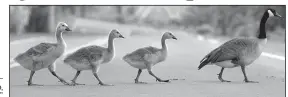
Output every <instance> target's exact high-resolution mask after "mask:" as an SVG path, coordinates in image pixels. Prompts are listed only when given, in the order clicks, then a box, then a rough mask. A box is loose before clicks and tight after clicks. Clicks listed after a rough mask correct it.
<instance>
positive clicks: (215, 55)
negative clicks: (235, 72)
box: [198, 48, 220, 70]
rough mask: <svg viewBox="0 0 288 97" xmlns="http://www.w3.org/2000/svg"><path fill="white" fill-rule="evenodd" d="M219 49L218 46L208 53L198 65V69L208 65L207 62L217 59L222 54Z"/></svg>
mask: <svg viewBox="0 0 288 97" xmlns="http://www.w3.org/2000/svg"><path fill="white" fill-rule="evenodd" d="M218 51H219V49H218V48H216V49H214V50H213V51H211V52H210V53H209V54H208V55H206V56H205V57H204V58H203V59H202V60H201V61H200V65H199V66H198V70H200V69H201V68H203V67H204V66H206V65H207V64H209V63H211V62H213V61H214V60H215V59H217V58H218V57H219V56H220V53H219V52H218Z"/></svg>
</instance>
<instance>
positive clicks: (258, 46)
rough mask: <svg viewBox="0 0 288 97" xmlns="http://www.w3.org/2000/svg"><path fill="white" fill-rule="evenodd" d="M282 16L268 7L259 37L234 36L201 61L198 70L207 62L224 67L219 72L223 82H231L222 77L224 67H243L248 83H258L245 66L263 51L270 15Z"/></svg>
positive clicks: (261, 23) (262, 20)
mask: <svg viewBox="0 0 288 97" xmlns="http://www.w3.org/2000/svg"><path fill="white" fill-rule="evenodd" d="M273 16H276V17H281V16H280V15H279V14H278V13H277V12H276V11H275V10H274V9H271V8H269V9H267V10H266V11H265V13H264V14H263V17H262V19H261V22H260V32H259V35H258V37H257V38H234V39H232V40H230V41H227V42H226V43H224V44H222V45H221V46H219V47H218V48H216V49H214V50H213V51H211V52H210V53H209V54H208V55H206V56H205V57H204V58H203V59H202V60H201V62H200V65H199V67H198V70H200V69H201V68H202V67H204V66H205V65H207V64H215V65H217V66H220V67H222V68H221V71H220V73H219V74H218V79H219V80H220V81H221V82H231V81H227V80H224V79H222V73H223V71H224V68H234V67H238V66H240V67H241V70H242V72H243V75H244V81H245V82H246V83H258V82H256V81H250V80H248V78H247V76H246V72H245V67H246V66H248V65H250V64H251V63H253V62H254V61H255V60H256V59H257V58H258V57H259V56H260V55H261V53H262V50H263V48H264V46H265V44H266V42H267V37H266V31H265V23H266V21H267V19H268V18H269V17H273Z"/></svg>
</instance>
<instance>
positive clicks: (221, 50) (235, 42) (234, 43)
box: [198, 38, 252, 69]
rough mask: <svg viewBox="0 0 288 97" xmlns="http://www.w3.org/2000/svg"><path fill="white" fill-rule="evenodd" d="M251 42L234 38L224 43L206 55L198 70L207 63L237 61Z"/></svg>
mask: <svg viewBox="0 0 288 97" xmlns="http://www.w3.org/2000/svg"><path fill="white" fill-rule="evenodd" d="M251 43H252V42H251V41H250V40H248V39H245V38H235V39H232V40H230V41H227V42H225V43H224V44H222V45H221V46H219V47H218V48H216V49H214V50H213V51H211V52H210V53H209V54H207V55H206V56H205V57H204V58H203V59H202V60H201V61H200V63H201V64H200V65H199V67H198V69H201V68H202V67H203V66H205V65H207V64H208V63H216V62H221V61H226V60H238V59H239V57H240V55H241V54H242V53H243V51H244V50H245V49H246V48H247V47H248V46H249V45H251Z"/></svg>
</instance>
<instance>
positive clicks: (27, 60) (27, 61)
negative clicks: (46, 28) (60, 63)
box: [14, 22, 71, 86]
mask: <svg viewBox="0 0 288 97" xmlns="http://www.w3.org/2000/svg"><path fill="white" fill-rule="evenodd" d="M66 31H71V30H70V29H69V27H68V25H67V24H66V23H64V22H60V23H58V25H57V28H56V32H55V33H56V39H57V43H40V44H38V45H36V46H34V47H32V48H30V49H28V50H27V51H26V52H24V53H21V54H19V55H17V56H16V57H15V59H14V60H15V62H17V63H19V64H20V65H21V66H23V67H24V68H26V69H28V70H31V73H30V78H29V80H28V81H27V82H28V86H32V85H37V84H33V83H32V77H33V75H34V73H35V71H37V70H40V69H43V68H48V69H49V71H50V72H51V73H52V74H53V76H55V77H57V78H58V79H59V80H60V82H62V83H63V84H65V85H69V84H68V83H67V82H66V81H65V80H63V79H62V78H61V77H59V76H58V75H57V74H56V73H55V70H56V64H55V60H56V59H58V58H59V57H60V56H61V55H62V54H63V53H64V51H65V48H66V43H65V41H64V39H63V38H62V33H63V32H66Z"/></svg>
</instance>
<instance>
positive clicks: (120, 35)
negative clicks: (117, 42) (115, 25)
mask: <svg viewBox="0 0 288 97" xmlns="http://www.w3.org/2000/svg"><path fill="white" fill-rule="evenodd" d="M110 35H111V36H112V37H113V38H124V36H123V35H122V34H120V32H119V31H118V30H116V29H112V30H111V31H110Z"/></svg>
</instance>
